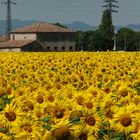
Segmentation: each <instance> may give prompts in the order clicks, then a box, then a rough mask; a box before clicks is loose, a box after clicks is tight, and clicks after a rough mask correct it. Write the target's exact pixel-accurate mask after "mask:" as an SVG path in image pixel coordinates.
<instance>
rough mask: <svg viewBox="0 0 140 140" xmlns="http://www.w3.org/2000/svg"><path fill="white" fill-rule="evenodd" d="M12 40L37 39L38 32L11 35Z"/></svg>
mask: <svg viewBox="0 0 140 140" xmlns="http://www.w3.org/2000/svg"><path fill="white" fill-rule="evenodd" d="M10 39H11V40H36V34H33V33H30V34H14V33H12V34H11V35H10Z"/></svg>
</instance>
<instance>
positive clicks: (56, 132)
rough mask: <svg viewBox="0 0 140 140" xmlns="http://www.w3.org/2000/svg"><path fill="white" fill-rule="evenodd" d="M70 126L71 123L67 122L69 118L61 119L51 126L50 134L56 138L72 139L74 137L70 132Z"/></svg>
mask: <svg viewBox="0 0 140 140" xmlns="http://www.w3.org/2000/svg"><path fill="white" fill-rule="evenodd" d="M71 126H72V124H71V123H70V122H69V120H66V119H63V121H61V122H59V123H57V124H56V125H54V126H53V128H52V130H51V132H50V134H51V136H52V137H53V138H56V139H57V140H61V139H68V138H71V140H74V137H73V135H72V132H71V131H72V129H71Z"/></svg>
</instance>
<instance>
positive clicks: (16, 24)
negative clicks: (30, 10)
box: [0, 19, 38, 35]
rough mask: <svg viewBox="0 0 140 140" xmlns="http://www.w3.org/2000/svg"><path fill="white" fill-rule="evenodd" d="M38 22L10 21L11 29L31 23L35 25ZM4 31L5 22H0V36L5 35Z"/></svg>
mask: <svg viewBox="0 0 140 140" xmlns="http://www.w3.org/2000/svg"><path fill="white" fill-rule="evenodd" d="M37 22H38V21H35V20H19V19H14V20H12V29H16V28H20V27H23V26H26V25H30V24H33V23H37ZM5 29H6V21H5V20H0V35H4V34H5Z"/></svg>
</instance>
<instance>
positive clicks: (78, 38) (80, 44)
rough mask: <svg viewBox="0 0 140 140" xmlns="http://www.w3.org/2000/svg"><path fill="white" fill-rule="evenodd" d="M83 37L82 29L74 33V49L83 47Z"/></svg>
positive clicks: (78, 49) (77, 49)
mask: <svg viewBox="0 0 140 140" xmlns="http://www.w3.org/2000/svg"><path fill="white" fill-rule="evenodd" d="M83 37H84V32H83V31H77V32H76V35H75V44H76V45H75V46H76V51H80V50H82V49H83Z"/></svg>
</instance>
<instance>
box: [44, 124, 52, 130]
mask: <svg viewBox="0 0 140 140" xmlns="http://www.w3.org/2000/svg"><path fill="white" fill-rule="evenodd" d="M42 127H43V128H44V129H47V130H49V131H50V130H51V129H52V127H51V126H50V125H42Z"/></svg>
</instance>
